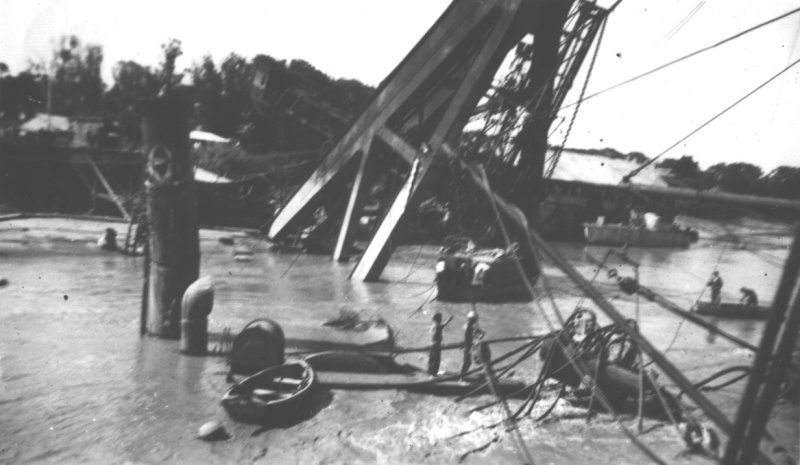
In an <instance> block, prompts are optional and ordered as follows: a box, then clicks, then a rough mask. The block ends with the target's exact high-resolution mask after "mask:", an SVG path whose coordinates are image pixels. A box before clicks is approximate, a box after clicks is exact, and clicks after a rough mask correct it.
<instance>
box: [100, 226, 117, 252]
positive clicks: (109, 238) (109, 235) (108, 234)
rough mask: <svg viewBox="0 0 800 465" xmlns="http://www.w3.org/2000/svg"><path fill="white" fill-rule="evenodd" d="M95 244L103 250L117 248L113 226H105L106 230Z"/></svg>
mask: <svg viewBox="0 0 800 465" xmlns="http://www.w3.org/2000/svg"><path fill="white" fill-rule="evenodd" d="M97 245H98V246H100V248H101V249H103V250H110V251H114V250H117V232H116V231H115V230H114V228H106V231H105V232H104V233H103V235H102V236H101V237H100V239H98V240H97Z"/></svg>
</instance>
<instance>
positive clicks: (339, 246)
mask: <svg viewBox="0 0 800 465" xmlns="http://www.w3.org/2000/svg"><path fill="white" fill-rule="evenodd" d="M372 139H373V137H372V135H371V134H367V136H365V138H364V140H363V141H362V142H361V144H360V147H358V151H359V152H361V160H359V162H358V172H357V173H356V177H355V179H354V180H353V187H352V189H351V190H350V198H349V199H348V201H347V209H346V210H345V212H344V217H343V218H342V227H341V229H340V230H339V237H338V238H337V239H336V247H334V249H333V259H334V260H336V261H338V262H343V261H347V258H348V257H347V255H348V253H349V251H348V250H347V249H348V248H349V247H350V245H351V237H352V234H351V230H352V228H353V224H354V223H355V221H354V218H353V212H355V211H356V210H360V208H359V207H360V201H359V199H360V197H361V193H362V192H361V190H362V184H363V182H364V170H365V169H366V166H367V160H368V159H369V154H370V151H371V150H372Z"/></svg>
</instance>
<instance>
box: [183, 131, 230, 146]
mask: <svg viewBox="0 0 800 465" xmlns="http://www.w3.org/2000/svg"><path fill="white" fill-rule="evenodd" d="M189 139H191V140H193V141H195V142H217V143H220V144H227V143H230V141H231V140H230V139H227V138H225V137H222V136H218V135H216V134H214V133H213V132H207V131H192V132H190V133H189Z"/></svg>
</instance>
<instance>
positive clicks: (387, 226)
mask: <svg viewBox="0 0 800 465" xmlns="http://www.w3.org/2000/svg"><path fill="white" fill-rule="evenodd" d="M428 164H430V163H428ZM419 170H420V160H419V159H417V160H414V163H413V164H412V165H411V172H410V173H408V178H406V182H405V183H403V187H402V188H401V189H400V192H398V193H397V196H396V197H395V199H394V202H392V206H391V207H389V211H388V212H387V213H386V216H385V217H384V219H383V221H381V224H380V226H378V230H377V231H376V232H375V237H374V238H373V239H372V241H370V243H369V245H368V246H367V249H366V250H365V251H364V254H363V255H362V256H361V259H359V261H358V264H357V265H356V267H355V268H353V271H352V272H351V274H350V277H351V278H356V279H360V280H361V281H376V280H377V279H378V278H379V277H380V275H381V271H383V265H381V263H382V264H385V263H386V261H387V260H388V259H389V258H388V257H382V256H381V254H385V253H387V249H388V247H387V245H388V243H389V240H390V238H391V236H392V232H393V231H394V228H395V227H396V226H397V223H398V222H399V221H400V218H401V217H402V216H403V214H404V213H405V211H406V207H407V206H408V202H409V200H411V196H412V194H413V192H414V185H415V184H417V176H418V174H419V173H418V171H419Z"/></svg>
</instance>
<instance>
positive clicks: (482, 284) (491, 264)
mask: <svg viewBox="0 0 800 465" xmlns="http://www.w3.org/2000/svg"><path fill="white" fill-rule="evenodd" d="M448 240H449V241H451V242H452V243H451V244H448ZM448 240H446V242H445V246H444V247H443V248H442V251H441V253H440V255H439V260H438V261H437V263H436V288H437V290H438V294H437V297H436V298H437V299H438V300H443V301H446V302H472V301H474V302H527V301H530V300H531V298H532V297H531V295H530V292H529V291H528V287H527V285H526V283H525V281H524V279H527V280H528V281H529V282H530V284H533V283H535V282H536V279H537V278H538V277H539V267H538V265H537V264H536V263H535V262H533V261H532V260H526V259H524V258H523V257H522V256H521V254H519V253H518V251H517V250H516V248H515V247H510V248H508V249H499V248H496V249H479V248H475V245H474V244H473V243H472V242H471V241H460V242H459V241H453V239H452V238H449V239H448ZM517 260H520V261H521V263H522V268H523V270H524V272H525V275H526V277H525V278H523V277H522V276H521V274H520V272H519V268H518V266H517V263H516V262H517Z"/></svg>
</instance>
